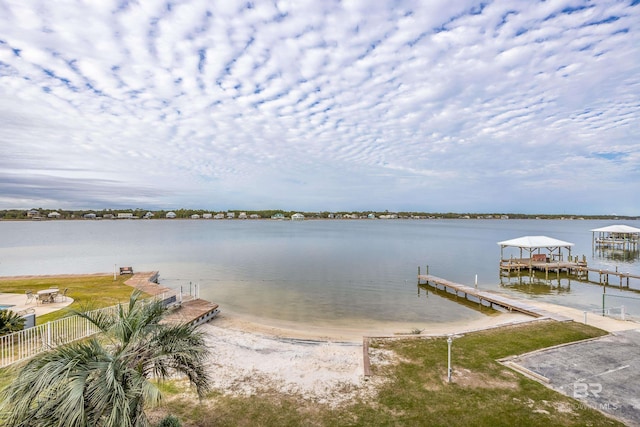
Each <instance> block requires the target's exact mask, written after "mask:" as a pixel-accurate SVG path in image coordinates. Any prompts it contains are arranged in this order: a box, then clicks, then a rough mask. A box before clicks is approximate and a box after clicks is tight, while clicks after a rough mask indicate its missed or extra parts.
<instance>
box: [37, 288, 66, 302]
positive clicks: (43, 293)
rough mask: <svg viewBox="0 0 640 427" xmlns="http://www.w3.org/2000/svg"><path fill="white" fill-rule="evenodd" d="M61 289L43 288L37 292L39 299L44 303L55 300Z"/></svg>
mask: <svg viewBox="0 0 640 427" xmlns="http://www.w3.org/2000/svg"><path fill="white" fill-rule="evenodd" d="M58 292H60V290H59V289H58V288H49V289H42V290H39V291H38V292H36V294H37V295H38V300H39V301H40V302H42V303H47V302H55V300H56V296H57V295H58Z"/></svg>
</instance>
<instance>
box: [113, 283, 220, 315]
mask: <svg viewBox="0 0 640 427" xmlns="http://www.w3.org/2000/svg"><path fill="white" fill-rule="evenodd" d="M158 277H159V274H158V272H157V271H152V272H146V273H134V274H133V276H132V277H131V278H130V279H129V280H127V281H126V282H125V284H126V285H128V286H131V287H133V288H136V289H139V290H141V291H143V292H145V293H147V294H149V295H152V296H154V297H156V298H159V299H162V301H163V303H164V305H165V306H167V307H168V308H169V309H170V312H169V314H167V316H166V317H165V320H166V321H167V322H176V323H190V324H192V325H195V326H197V325H201V324H203V323H207V322H208V321H210V320H211V319H213V318H214V317H216V316H217V315H218V313H219V312H220V310H219V308H218V304H215V303H212V302H209V301H206V300H203V299H200V298H194V297H193V296H191V295H182V293H179V294H178V293H176V291H175V290H173V289H170V288H167V287H164V286H160V285H159V284H158Z"/></svg>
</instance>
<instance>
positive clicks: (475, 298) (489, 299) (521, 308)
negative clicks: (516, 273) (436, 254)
mask: <svg viewBox="0 0 640 427" xmlns="http://www.w3.org/2000/svg"><path fill="white" fill-rule="evenodd" d="M418 285H428V286H431V287H433V288H434V289H439V290H443V291H446V292H448V293H450V294H454V295H456V296H459V297H464V298H465V299H466V300H468V301H472V302H477V303H478V304H480V305H484V306H486V307H490V308H501V309H504V310H507V311H517V312H519V313H524V314H527V315H529V316H533V317H537V318H540V317H545V318H549V319H553V320H557V321H560V322H564V321H568V320H571V319H570V318H569V317H566V316H563V315H561V314H558V313H553V312H550V311H547V310H544V309H541V308H539V307H536V306H534V305H531V304H528V303H527V302H526V301H522V300H518V299H514V298H510V297H506V296H504V295H500V294H496V293H493V292H488V291H481V290H479V289H478V288H475V287H471V286H467V285H462V284H460V283H454V282H451V281H449V280H446V279H442V278H440V277H436V276H432V275H429V274H419V275H418Z"/></svg>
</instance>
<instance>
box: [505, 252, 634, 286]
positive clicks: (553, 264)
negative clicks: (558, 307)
mask: <svg viewBox="0 0 640 427" xmlns="http://www.w3.org/2000/svg"><path fill="white" fill-rule="evenodd" d="M522 270H529V272H533V271H534V270H535V271H541V272H544V273H545V279H547V280H548V279H549V273H550V272H551V273H555V274H556V275H559V274H560V273H561V272H566V273H567V274H571V275H574V276H577V278H578V279H580V280H583V281H585V282H591V283H598V284H600V285H612V284H613V283H612V282H610V281H609V277H610V276H611V277H615V278H618V280H619V287H620V288H623V287H626V288H630V283H631V279H634V280H638V281H640V275H637V274H631V273H629V272H626V273H625V272H622V271H619V270H618V268H617V267H616V269H615V270H603V269H599V268H593V267H589V266H587V263H586V261H578V260H577V257H576V260H575V261H547V260H541V261H539V260H536V259H532V258H522V259H517V258H511V259H506V260H505V259H502V260H500V271H501V272H506V273H507V274H510V273H512V272H517V273H519V272H521V271H522ZM590 273H592V274H594V273H595V274H598V281H597V282H595V281H594V280H591V279H590V278H589V274H590Z"/></svg>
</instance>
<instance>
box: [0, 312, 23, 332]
mask: <svg viewBox="0 0 640 427" xmlns="http://www.w3.org/2000/svg"><path fill="white" fill-rule="evenodd" d="M22 329H24V317H22V316H20V315H18V314H17V313H14V312H13V311H11V310H0V336H2V335H7V334H10V333H13V332H18V331H21V330H22Z"/></svg>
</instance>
